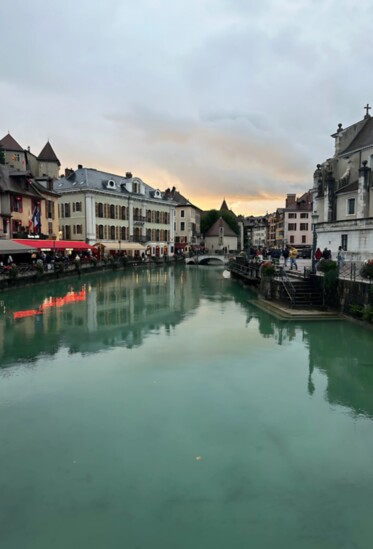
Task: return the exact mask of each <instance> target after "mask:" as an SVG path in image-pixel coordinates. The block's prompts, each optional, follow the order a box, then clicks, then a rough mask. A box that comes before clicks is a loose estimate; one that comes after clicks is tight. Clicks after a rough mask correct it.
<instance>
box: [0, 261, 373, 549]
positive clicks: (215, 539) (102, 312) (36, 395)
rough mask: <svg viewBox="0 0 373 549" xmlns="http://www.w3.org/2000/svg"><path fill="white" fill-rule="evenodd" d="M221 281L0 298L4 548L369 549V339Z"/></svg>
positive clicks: (167, 272) (105, 278) (192, 270)
mask: <svg viewBox="0 0 373 549" xmlns="http://www.w3.org/2000/svg"><path fill="white" fill-rule="evenodd" d="M222 273H223V270H222V268H219V267H217V268H216V267H184V266H175V267H164V268H162V267H161V268H159V269H158V270H155V269H152V270H146V269H138V270H137V271H131V272H113V273H108V274H102V275H91V276H87V277H82V278H81V279H80V280H78V279H74V280H73V281H72V280H69V281H61V282H57V283H55V284H53V285H52V284H50V285H45V286H39V287H35V288H23V289H19V290H17V291H16V292H15V291H11V292H5V293H2V294H0V301H1V303H0V306H1V308H0V365H1V367H0V547H1V548H2V549H21V548H22V549H66V548H69V547H71V548H73V549H75V548H79V549H84V548H89V549H102V548H108V549H117V548H118V549H119V548H121V549H122V548H125V549H210V548H211V549H227V548H228V547H230V548H232V549H247V548H253V549H261V548H263V549H272V548H273V549H275V548H276V549H282V548H284V549H293V548H294V549H315V548H317V549H334V548H335V549H337V548H338V549H342V548H346V549H352V548H355V549H357V548H362V549H365V548H366V549H368V548H370V547H371V546H372V539H373V521H372V519H371V502H372V500H373V466H372V463H373V363H372V362H373V361H372V356H373V334H372V332H371V331H369V330H368V329H364V328H361V327H360V326H358V325H355V324H352V323H349V322H343V321H323V322H303V323H302V322H299V321H297V322H296V323H294V322H289V321H280V320H277V319H275V318H273V317H272V316H270V315H269V314H267V313H265V312H263V311H261V310H260V309H258V308H257V307H256V306H255V296H254V295H253V294H251V293H250V290H248V289H245V288H243V287H242V286H241V285H240V284H239V283H237V282H234V281H232V280H230V279H225V278H224V277H223V276H222Z"/></svg>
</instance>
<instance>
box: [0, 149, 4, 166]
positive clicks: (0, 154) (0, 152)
mask: <svg viewBox="0 0 373 549" xmlns="http://www.w3.org/2000/svg"><path fill="white" fill-rule="evenodd" d="M0 164H5V153H4V149H3V146H2V145H0Z"/></svg>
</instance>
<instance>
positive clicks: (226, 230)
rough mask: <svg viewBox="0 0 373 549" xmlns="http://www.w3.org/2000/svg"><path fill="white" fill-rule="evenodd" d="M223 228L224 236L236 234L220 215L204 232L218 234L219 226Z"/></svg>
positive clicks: (209, 234)
mask: <svg viewBox="0 0 373 549" xmlns="http://www.w3.org/2000/svg"><path fill="white" fill-rule="evenodd" d="M221 227H223V228H224V236H237V235H236V233H235V232H234V231H233V229H231V228H230V226H229V225H228V223H227V222H226V221H225V219H223V218H222V217H219V219H218V220H217V221H215V223H214V224H213V225H212V227H210V228H209V230H208V231H207V233H206V236H219V235H220V228H221Z"/></svg>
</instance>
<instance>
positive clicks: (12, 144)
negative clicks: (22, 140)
mask: <svg viewBox="0 0 373 549" xmlns="http://www.w3.org/2000/svg"><path fill="white" fill-rule="evenodd" d="M0 145H1V146H2V147H3V149H4V151H17V152H23V149H22V147H21V145H20V144H19V143H17V141H16V140H15V139H14V137H12V136H11V135H10V133H8V134H7V135H6V136H5V137H3V138H2V139H0Z"/></svg>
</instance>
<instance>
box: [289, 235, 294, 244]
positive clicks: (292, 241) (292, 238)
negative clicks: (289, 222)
mask: <svg viewBox="0 0 373 549" xmlns="http://www.w3.org/2000/svg"><path fill="white" fill-rule="evenodd" d="M290 244H294V236H293V235H291V237H290Z"/></svg>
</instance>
